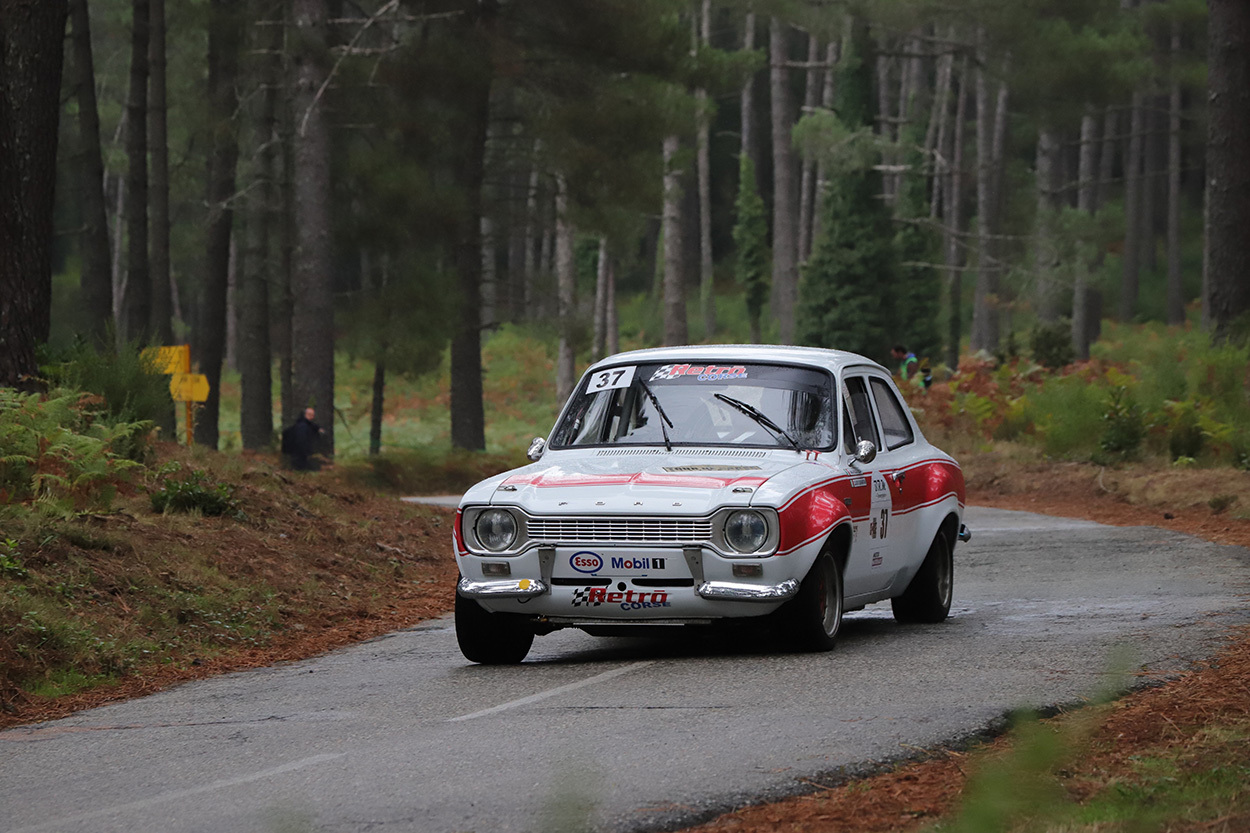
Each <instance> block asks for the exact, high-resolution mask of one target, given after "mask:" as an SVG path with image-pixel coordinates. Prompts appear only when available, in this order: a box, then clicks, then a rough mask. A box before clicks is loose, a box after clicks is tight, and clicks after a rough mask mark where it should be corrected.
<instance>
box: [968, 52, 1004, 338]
mask: <svg viewBox="0 0 1250 833" xmlns="http://www.w3.org/2000/svg"><path fill="white" fill-rule="evenodd" d="M984 39H985V33H984V32H979V33H978V35H977V40H978V49H977V67H976V81H975V85H976V107H977V286H976V295H975V297H974V300H973V307H972V349H973V350H974V351H977V350H990V351H992V350H994V349H995V348H997V347H998V310H997V304H998V298H997V293H998V271H997V264H996V263H995V258H994V249H993V228H994V218H993V216H992V215H993V213H994V211H995V206H994V204H993V203H994V200H993V182H994V160H993V149H992V146H991V141H992V129H993V123H992V122H991V120H990V96H989V86H988V84H987V83H986V79H985V68H984V64H985V50H984V48H982V47H981V46H980V42H981V41H983V40H984Z"/></svg>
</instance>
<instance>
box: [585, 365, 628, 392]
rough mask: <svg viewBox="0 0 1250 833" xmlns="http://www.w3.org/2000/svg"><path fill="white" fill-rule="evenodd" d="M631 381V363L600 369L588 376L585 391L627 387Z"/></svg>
mask: <svg viewBox="0 0 1250 833" xmlns="http://www.w3.org/2000/svg"><path fill="white" fill-rule="evenodd" d="M632 381H634V366H633V365H630V366H629V367H613V368H609V369H608V370H600V371H599V372H597V373H595V374H594V375H593V376H591V377H590V384H588V385H587V386H586V392H587V393H598V392H599V391H603V390H612V389H614V388H627V387H629V383H630V382H632Z"/></svg>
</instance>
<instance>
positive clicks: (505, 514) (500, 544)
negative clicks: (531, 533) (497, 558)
mask: <svg viewBox="0 0 1250 833" xmlns="http://www.w3.org/2000/svg"><path fill="white" fill-rule="evenodd" d="M465 521H466V523H465V525H464V529H465V530H466V531H467V532H469V535H467V536H466V538H468V539H469V540H468V541H467V543H468V544H469V549H470V550H475V549H476V550H479V551H482V552H487V553H490V554H491V555H505V554H507V553H511V552H516V551H517V550H519V549H520V548H521V546H522V545H523V543H524V529H525V528H524V525H523V523H522V521H521V519H520V517H519V516H518V514H517V513H516V512H513V511H512V510H510V509H506V508H504V507H501V506H483V507H481V508H480V509H478V510H477V511H476V512H474V513H473V514H472V516H471V517H467V518H465ZM483 524H489V525H495V526H502V527H509V526H510V527H511V531H510V532H507V533H506V534H505V535H504V536H503V537H499V530H497V529H496V530H492V529H489V528H483Z"/></svg>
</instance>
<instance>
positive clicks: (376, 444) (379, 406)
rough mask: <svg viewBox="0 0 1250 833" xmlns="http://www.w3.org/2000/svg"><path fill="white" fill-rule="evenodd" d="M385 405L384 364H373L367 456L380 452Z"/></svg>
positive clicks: (373, 455) (383, 362) (381, 362)
mask: <svg viewBox="0 0 1250 833" xmlns="http://www.w3.org/2000/svg"><path fill="white" fill-rule="evenodd" d="M385 405H386V362H385V361H382V360H381V359H379V360H378V361H376V362H374V363H373V400H372V402H371V404H370V407H369V456H370V457H376V456H377V455H378V454H380V453H381V452H382V414H383V408H384V407H385Z"/></svg>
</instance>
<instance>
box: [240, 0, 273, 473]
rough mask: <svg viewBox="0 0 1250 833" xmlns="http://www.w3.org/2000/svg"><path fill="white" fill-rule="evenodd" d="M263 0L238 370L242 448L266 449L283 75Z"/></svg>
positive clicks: (269, 435) (269, 419) (257, 41)
mask: <svg viewBox="0 0 1250 833" xmlns="http://www.w3.org/2000/svg"><path fill="white" fill-rule="evenodd" d="M264 5H265V0H254V6H255V7H257V13H256V14H255V15H254V17H255V19H256V20H258V21H262V22H263V23H264V25H260V26H257V27H255V39H254V40H253V43H255V45H256V47H257V51H258V52H259V53H260V54H259V56H258V57H257V58H256V59H255V61H254V62H253V70H254V72H255V75H256V78H257V80H258V83H259V85H260V87H261V90H260V101H259V103H258V106H256V107H255V109H254V110H253V113H254V115H253V122H252V142H253V144H254V145H255V150H254V154H253V155H254V157H255V160H256V164H255V177H256V188H255V191H254V192H253V194H252V196H251V198H250V199H249V200H248V203H247V205H248V209H249V210H248V219H247V241H248V243H247V248H248V255H247V257H246V258H245V259H244V262H245V263H246V264H247V268H246V269H245V271H244V275H243V285H242V287H241V292H240V307H241V309H242V316H241V318H240V320H239V375H240V377H241V378H240V384H241V388H242V390H241V394H242V396H241V400H242V401H241V403H240V414H239V429H240V433H241V434H242V439H243V447H244V448H247V449H261V448H267V447H269V445H270V444H271V443H272V441H273V378H272V366H273V361H272V353H271V351H270V346H269V306H270V305H269V284H270V276H271V275H272V274H273V263H272V257H271V247H270V238H271V237H272V234H273V231H272V230H273V223H272V221H271V219H272V217H273V214H274V208H275V205H274V204H275V192H276V190H277V189H276V188H275V182H276V180H277V178H278V171H277V146H278V135H277V134H278V125H277V111H278V84H279V83H280V81H281V74H282V58H281V49H282V34H283V26H282V25H281V24H282V21H281V18H279V19H277V20H272V19H266V15H265V14H264V12H263V10H262V9H263V6H264Z"/></svg>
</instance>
